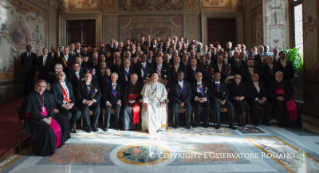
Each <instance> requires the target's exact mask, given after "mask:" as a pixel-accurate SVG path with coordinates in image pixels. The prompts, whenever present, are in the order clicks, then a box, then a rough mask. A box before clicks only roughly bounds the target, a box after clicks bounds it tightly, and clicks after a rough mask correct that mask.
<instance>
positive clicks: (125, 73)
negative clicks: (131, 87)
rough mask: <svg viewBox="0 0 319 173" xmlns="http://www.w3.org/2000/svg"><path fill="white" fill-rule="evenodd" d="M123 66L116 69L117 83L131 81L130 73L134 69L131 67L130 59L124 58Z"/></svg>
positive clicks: (122, 83) (123, 83) (133, 71)
mask: <svg viewBox="0 0 319 173" xmlns="http://www.w3.org/2000/svg"><path fill="white" fill-rule="evenodd" d="M123 65H124V67H123V68H121V69H120V70H119V71H118V83H120V84H121V85H122V86H124V85H125V84H126V83H128V82H130V81H131V78H130V76H131V74H133V73H135V69H134V68H131V67H130V66H131V61H130V60H129V59H125V60H124V61H123Z"/></svg>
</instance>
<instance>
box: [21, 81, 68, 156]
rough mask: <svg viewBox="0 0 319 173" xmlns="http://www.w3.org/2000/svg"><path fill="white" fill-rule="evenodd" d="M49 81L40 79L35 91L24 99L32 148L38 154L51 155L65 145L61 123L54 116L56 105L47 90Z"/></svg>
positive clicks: (24, 109) (26, 122)
mask: <svg viewBox="0 0 319 173" xmlns="http://www.w3.org/2000/svg"><path fill="white" fill-rule="evenodd" d="M46 86H47V83H46V82H45V80H41V79H40V80H38V81H37V82H36V84H35V91H34V92H31V93H30V94H29V95H28V96H27V97H26V98H25V99H24V101H23V104H22V111H23V112H25V120H24V125H25V127H26V130H27V133H28V135H29V136H30V137H31V139H32V144H31V145H32V150H33V153H34V154H36V155H41V156H50V155H52V154H54V153H55V149H57V148H58V147H60V146H61V145H64V137H63V133H62V130H61V127H60V125H59V123H58V122H57V121H56V120H55V119H54V118H53V116H54V115H53V114H54V112H53V111H54V105H53V102H52V100H51V98H50V94H48V93H46V92H45V89H46Z"/></svg>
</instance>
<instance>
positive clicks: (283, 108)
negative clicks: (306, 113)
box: [268, 80, 302, 127]
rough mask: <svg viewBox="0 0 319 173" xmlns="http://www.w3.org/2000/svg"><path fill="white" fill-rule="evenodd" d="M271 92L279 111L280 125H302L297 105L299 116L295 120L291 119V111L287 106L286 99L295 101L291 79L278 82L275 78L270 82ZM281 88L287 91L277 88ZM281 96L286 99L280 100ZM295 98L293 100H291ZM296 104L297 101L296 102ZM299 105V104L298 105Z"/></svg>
mask: <svg viewBox="0 0 319 173" xmlns="http://www.w3.org/2000/svg"><path fill="white" fill-rule="evenodd" d="M268 87H269V94H270V98H271V101H272V103H273V104H274V105H275V106H276V110H277V113H278V119H279V125H280V126H288V127H302V121H301V116H300V112H299V110H298V107H297V110H296V111H297V113H298V117H297V118H296V119H295V120H291V117H290V116H291V114H290V111H289V110H288V108H287V105H286V101H292V102H295V101H294V99H293V91H294V89H293V88H292V85H291V83H290V82H289V81H286V80H282V81H281V82H277V81H276V80H273V81H271V82H270V83H269V86H268ZM278 89H281V90H284V91H285V92H282V93H281V92H280V91H278V93H277V90H278ZM279 96H281V97H283V98H284V101H279V100H278V99H277V98H278V97H279ZM290 99H293V100H290ZM290 104H291V103H290ZM294 104H295V105H296V103H294ZM296 106H297V105H296Z"/></svg>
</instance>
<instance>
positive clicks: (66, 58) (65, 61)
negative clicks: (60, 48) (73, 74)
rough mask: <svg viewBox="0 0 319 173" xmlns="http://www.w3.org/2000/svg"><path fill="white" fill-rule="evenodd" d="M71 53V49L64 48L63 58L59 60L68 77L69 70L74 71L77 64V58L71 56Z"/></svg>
mask: <svg viewBox="0 0 319 173" xmlns="http://www.w3.org/2000/svg"><path fill="white" fill-rule="evenodd" d="M69 52H70V51H69V48H67V47H66V48H64V52H63V56H61V57H60V58H58V61H59V64H62V66H63V71H64V72H65V74H67V75H68V74H69V68H70V70H72V67H73V64H74V62H75V56H70V55H69Z"/></svg>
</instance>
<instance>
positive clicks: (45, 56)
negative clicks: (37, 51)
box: [43, 55, 48, 66]
mask: <svg viewBox="0 0 319 173" xmlns="http://www.w3.org/2000/svg"><path fill="white" fill-rule="evenodd" d="M47 56H48V55H43V66H45V62H46V60H47Z"/></svg>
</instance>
